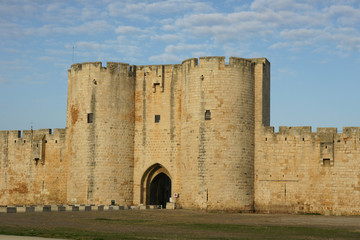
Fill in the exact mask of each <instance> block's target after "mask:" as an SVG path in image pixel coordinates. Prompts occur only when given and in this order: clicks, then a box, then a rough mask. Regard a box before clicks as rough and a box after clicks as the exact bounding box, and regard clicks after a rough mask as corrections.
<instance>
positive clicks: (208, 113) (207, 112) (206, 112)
mask: <svg viewBox="0 0 360 240" xmlns="http://www.w3.org/2000/svg"><path fill="white" fill-rule="evenodd" d="M205 120H211V111H210V110H206V111H205Z"/></svg>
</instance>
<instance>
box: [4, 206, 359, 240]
mask: <svg viewBox="0 0 360 240" xmlns="http://www.w3.org/2000/svg"><path fill="white" fill-rule="evenodd" d="M184 224H185V225H186V224H189V225H191V224H210V225H212V224H219V225H224V224H229V226H230V225H231V226H233V225H247V226H292V227H318V228H326V229H333V228H334V229H350V230H351V231H352V232H360V216H319V215H273V214H271V215H270V214H239V213H224V212H215V213H209V212H201V211H193V210H123V211H99V212H97V211H94V212H48V213H17V214H10V213H2V214H0V226H1V227H4V226H9V227H30V228H42V229H49V228H60V229H71V228H72V229H74V228H75V229H78V230H81V231H92V232H104V233H117V234H118V233H121V234H122V233H124V234H135V233H139V232H141V233H143V234H145V235H146V234H149V233H151V234H159V235H161V234H169V233H174V234H176V235H179V234H180V235H181V234H204V235H203V237H206V236H207V234H211V236H212V237H213V236H214V232H212V233H208V232H206V231H193V229H187V230H184V228H182V227H178V226H183V225H184ZM212 226H215V225H212ZM188 231H190V232H188ZM191 231H193V232H191ZM215 235H216V234H215ZM230 235H231V234H230ZM230 235H226V234H225V235H221V237H230ZM209 236H210V235H209ZM219 237H220V235H219Z"/></svg>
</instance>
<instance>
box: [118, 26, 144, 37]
mask: <svg viewBox="0 0 360 240" xmlns="http://www.w3.org/2000/svg"><path fill="white" fill-rule="evenodd" d="M115 32H116V33H118V34H124V35H125V34H136V33H140V32H142V30H141V29H140V28H137V27H133V26H119V27H117V28H116V30H115Z"/></svg>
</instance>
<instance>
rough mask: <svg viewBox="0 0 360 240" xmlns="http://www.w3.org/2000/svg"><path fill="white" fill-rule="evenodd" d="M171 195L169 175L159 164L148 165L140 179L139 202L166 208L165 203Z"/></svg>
mask: <svg viewBox="0 0 360 240" xmlns="http://www.w3.org/2000/svg"><path fill="white" fill-rule="evenodd" d="M170 197H171V177H170V174H169V172H168V171H167V170H166V168H164V167H163V166H162V165H161V164H158V163H156V164H154V165H152V166H151V167H149V168H148V169H147V170H146V171H145V173H144V175H143V177H142V179H141V193H140V198H141V199H140V202H141V203H142V204H144V205H161V206H162V207H163V208H166V203H167V202H169V200H170Z"/></svg>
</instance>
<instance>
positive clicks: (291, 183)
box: [255, 127, 360, 215]
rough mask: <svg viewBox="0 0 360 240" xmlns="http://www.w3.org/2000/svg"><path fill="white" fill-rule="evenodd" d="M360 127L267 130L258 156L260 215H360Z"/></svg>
mask: <svg viewBox="0 0 360 240" xmlns="http://www.w3.org/2000/svg"><path fill="white" fill-rule="evenodd" d="M359 142H360V128H359V127H357V128H350V127H346V128H343V132H342V133H337V129H336V128H318V129H317V132H311V127H280V128H279V132H274V129H273V128H272V127H267V128H264V132H263V139H261V141H259V142H257V143H256V144H257V145H258V146H259V148H258V151H257V152H256V153H255V208H256V210H257V211H259V212H288V213H321V214H343V215H354V214H356V215H358V214H360V210H359V208H358V206H359V205H360V144H359Z"/></svg>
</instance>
